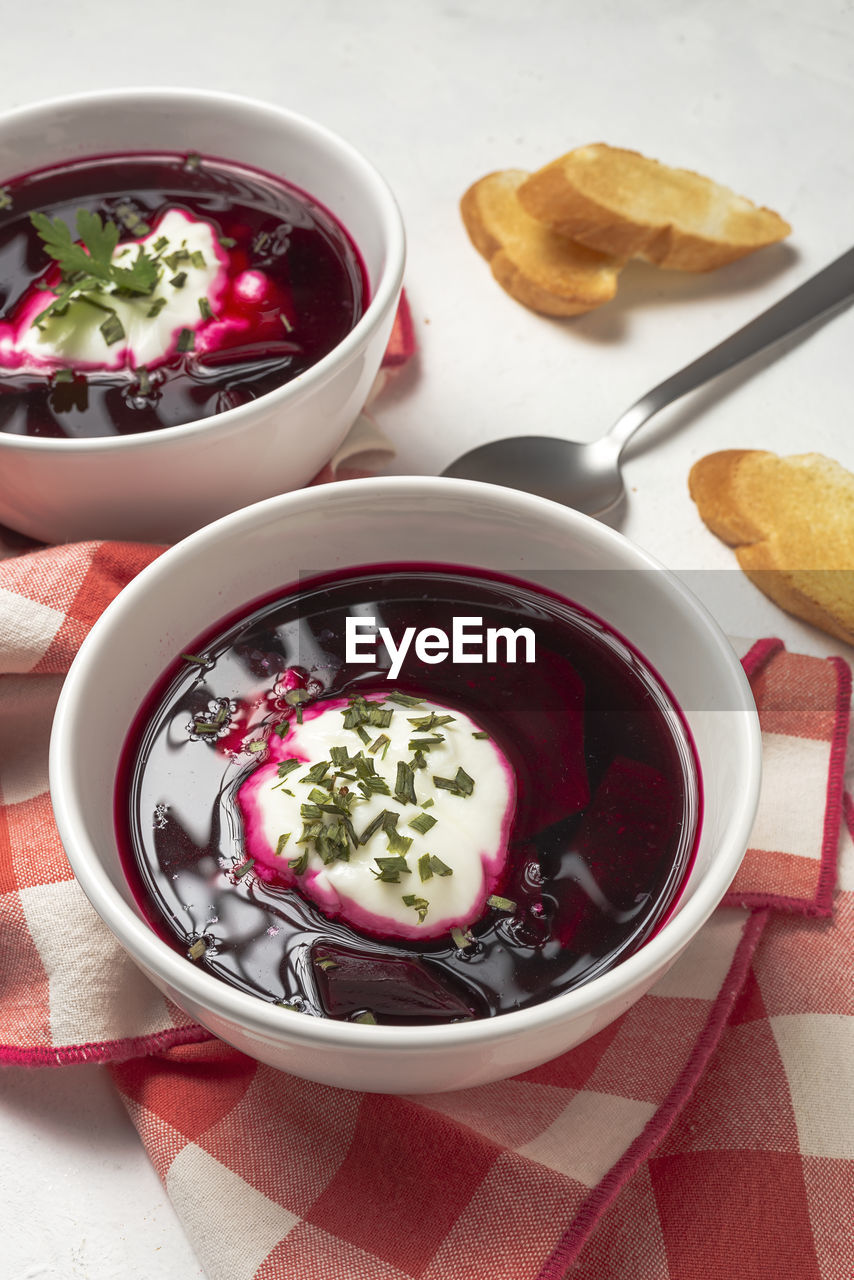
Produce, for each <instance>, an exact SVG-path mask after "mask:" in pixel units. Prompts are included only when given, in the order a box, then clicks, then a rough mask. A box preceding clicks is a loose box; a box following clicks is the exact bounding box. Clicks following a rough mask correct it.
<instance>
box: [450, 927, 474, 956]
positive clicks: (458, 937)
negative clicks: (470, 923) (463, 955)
mask: <svg viewBox="0 0 854 1280" xmlns="http://www.w3.org/2000/svg"><path fill="white" fill-rule="evenodd" d="M451 937H452V938H453V940H454V946H455V947H458V948H459V950H460V951H466V950H467V949H468V948H469V947H470V946H471V944H472V943H473V942H474V938H473V937H472V936H471V934H470V933H469V931H468V929H461V928H460V927H459V925H454V927H453V929H452V930H451Z"/></svg>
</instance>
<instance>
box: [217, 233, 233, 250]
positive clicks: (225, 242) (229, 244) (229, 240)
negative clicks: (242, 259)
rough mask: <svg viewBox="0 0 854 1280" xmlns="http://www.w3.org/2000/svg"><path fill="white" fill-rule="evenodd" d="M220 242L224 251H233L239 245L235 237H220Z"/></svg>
mask: <svg viewBox="0 0 854 1280" xmlns="http://www.w3.org/2000/svg"><path fill="white" fill-rule="evenodd" d="M219 242H220V244H221V245H222V247H223V249H233V248H234V246H235V245H236V244H237V241H236V240H235V239H234V237H233V236H220V237H219Z"/></svg>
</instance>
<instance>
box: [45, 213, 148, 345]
mask: <svg viewBox="0 0 854 1280" xmlns="http://www.w3.org/2000/svg"><path fill="white" fill-rule="evenodd" d="M30 221H31V222H32V224H33V226H34V227H35V229H36V231H37V232H38V234H39V237H40V239H41V241H42V243H43V245H44V248H45V252H46V253H47V254H48V255H49V256H50V257H51V258H53V259H54V260H55V261H56V262H57V263H58V264H59V268H60V270H61V272H62V281H61V283H60V284H59V285H58V286H57V287H56V288H51V290H50V291H51V292H52V293H53V294H55V299H54V301H53V302H52V303H51V304H50V306H48V307H46V308H45V309H44V311H42V312H40V313H39V314H38V315H37V316H36V318H35V320H34V321H33V323H34V324H36V325H39V326H40V325H41V324H42V323H43V321H44V320H45V319H47V318H48V317H50V316H52V315H56V314H57V308H60V309H61V308H62V307H64V306H66V305H67V303H68V302H69V301H71V300H72V299H75V298H77V299H84V300H86V301H90V302H95V297H93V295H104V294H107V295H109V294H110V293H118V294H125V295H128V294H129V295H132V296H133V295H137V296H142V297H144V296H146V295H147V294H150V293H153V292H154V287H155V285H156V284H157V281H158V279H159V272H158V269H157V263H156V262H155V260H154V258H152V257H151V255H150V254H149V253H147V252H146V250H145V249H144V248H143V246H142V245H140V246H139V248H138V249H137V254H136V258H135V259H134V260H133V261H132V263H131V265H130V266H129V267H122V266H119V265H118V264H117V263H115V262H113V253H114V252H115V249H116V246H117V244H118V242H119V234H120V233H119V228H118V226H117V225H116V223H115V222H109V221H108V222H102V221H101V218H100V216H99V215H98V214H97V213H93V212H92V211H91V210H89V209H78V211H77V236H78V238H79V239H80V240H82V241H83V244H82V245H80V244H77V242H76V241H75V240H74V238H73V236H72V234H71V229H70V227H69V226H68V224H67V223H66V222H64V221H63V220H62V218H49V217H48V216H47V215H46V214H44V213H31V214H30ZM96 305H100V304H97V303H96ZM60 314H61V310H60ZM123 334H124V330H122V335H121V336H123ZM105 336H106V335H105ZM108 341H109V339H108ZM112 341H118V338H114V339H112Z"/></svg>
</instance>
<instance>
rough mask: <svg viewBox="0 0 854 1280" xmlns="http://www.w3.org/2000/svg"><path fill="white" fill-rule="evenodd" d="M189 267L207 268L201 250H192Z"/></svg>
mask: <svg viewBox="0 0 854 1280" xmlns="http://www.w3.org/2000/svg"><path fill="white" fill-rule="evenodd" d="M190 265H191V266H193V267H197V268H198V267H206V266H207V263H206V262H205V255H204V254H203V253H202V251H201V249H194V250H193V252H192V253H191V254H190Z"/></svg>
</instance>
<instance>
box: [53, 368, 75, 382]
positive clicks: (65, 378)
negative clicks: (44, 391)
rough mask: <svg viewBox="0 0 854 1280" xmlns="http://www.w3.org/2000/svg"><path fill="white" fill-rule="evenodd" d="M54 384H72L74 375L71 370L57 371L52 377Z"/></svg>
mask: <svg viewBox="0 0 854 1280" xmlns="http://www.w3.org/2000/svg"><path fill="white" fill-rule="evenodd" d="M53 380H54V382H73V381H74V374H73V372H72V370H71V369H57V370H56V372H55V373H54V375H53Z"/></svg>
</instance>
